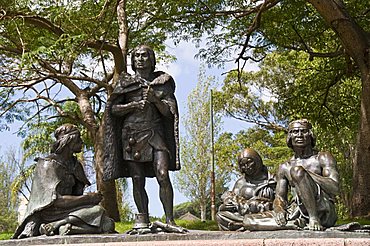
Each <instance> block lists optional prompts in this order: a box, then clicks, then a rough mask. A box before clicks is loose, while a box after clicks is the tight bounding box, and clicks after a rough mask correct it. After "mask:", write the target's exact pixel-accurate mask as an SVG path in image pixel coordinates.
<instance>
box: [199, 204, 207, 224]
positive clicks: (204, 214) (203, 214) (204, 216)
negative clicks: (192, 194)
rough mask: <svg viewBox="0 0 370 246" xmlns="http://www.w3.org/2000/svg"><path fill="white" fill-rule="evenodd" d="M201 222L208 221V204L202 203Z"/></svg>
mask: <svg viewBox="0 0 370 246" xmlns="http://www.w3.org/2000/svg"><path fill="white" fill-rule="evenodd" d="M200 220H201V221H206V220H207V204H206V203H204V202H201V203H200Z"/></svg>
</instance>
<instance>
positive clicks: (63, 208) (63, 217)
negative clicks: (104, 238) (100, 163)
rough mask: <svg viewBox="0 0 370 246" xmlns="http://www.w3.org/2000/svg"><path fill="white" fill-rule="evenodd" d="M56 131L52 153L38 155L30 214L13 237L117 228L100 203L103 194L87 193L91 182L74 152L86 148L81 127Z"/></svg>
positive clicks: (96, 231) (28, 209) (28, 211)
mask: <svg viewBox="0 0 370 246" xmlns="http://www.w3.org/2000/svg"><path fill="white" fill-rule="evenodd" d="M54 135H55V138H56V141H55V143H54V145H53V146H52V150H51V154H50V155H49V156H47V157H46V158H38V162H37V164H36V168H35V172H34V175H33V178H32V188H31V194H30V199H29V202H28V205H27V210H26V215H25V218H24V220H23V222H22V223H21V224H20V226H19V227H18V228H17V230H16V232H15V234H14V235H13V238H25V237H32V236H38V235H42V234H45V235H48V236H52V235H56V234H59V235H69V234H87V233H89V234H91V233H108V232H114V222H113V220H112V219H111V218H109V217H107V216H106V215H105V210H104V209H103V208H102V207H101V206H99V205H98V204H99V202H100V201H101V200H102V195H101V194H99V193H88V194H83V190H84V188H85V186H87V185H90V182H89V181H88V180H87V178H86V175H85V172H84V170H83V167H82V165H81V163H80V162H79V161H78V160H77V158H76V157H75V156H74V153H78V152H81V149H82V140H81V137H80V132H79V130H78V129H77V127H76V126H74V125H71V124H65V125H62V126H61V127H59V128H58V129H56V130H55V133H54Z"/></svg>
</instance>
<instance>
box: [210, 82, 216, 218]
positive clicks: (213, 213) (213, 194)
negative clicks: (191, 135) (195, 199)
mask: <svg viewBox="0 0 370 246" xmlns="http://www.w3.org/2000/svg"><path fill="white" fill-rule="evenodd" d="M209 105H210V126H211V219H212V220H216V204H215V201H216V191H215V188H216V186H215V148H214V139H213V138H214V136H213V95H212V89H211V92H210V104H209Z"/></svg>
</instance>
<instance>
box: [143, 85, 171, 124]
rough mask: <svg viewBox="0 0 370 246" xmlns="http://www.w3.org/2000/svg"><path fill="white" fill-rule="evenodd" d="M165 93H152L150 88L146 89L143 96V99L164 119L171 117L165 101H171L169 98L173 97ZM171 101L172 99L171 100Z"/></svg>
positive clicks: (168, 106)
mask: <svg viewBox="0 0 370 246" xmlns="http://www.w3.org/2000/svg"><path fill="white" fill-rule="evenodd" d="M165 94H168V92H166V91H158V92H156V91H154V89H153V88H152V87H148V90H147V92H146V95H145V96H144V99H146V100H148V101H149V102H151V103H153V104H154V105H155V106H156V108H157V109H158V111H159V112H160V113H161V114H162V115H163V116H166V117H170V116H172V113H171V108H170V105H169V104H168V103H166V101H167V100H171V96H172V97H173V94H168V95H165ZM172 100H173V99H172Z"/></svg>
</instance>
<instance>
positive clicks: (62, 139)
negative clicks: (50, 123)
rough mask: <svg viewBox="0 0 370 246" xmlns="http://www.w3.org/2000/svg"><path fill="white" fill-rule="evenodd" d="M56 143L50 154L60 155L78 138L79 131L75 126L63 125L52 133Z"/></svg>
mask: <svg viewBox="0 0 370 246" xmlns="http://www.w3.org/2000/svg"><path fill="white" fill-rule="evenodd" d="M54 137H55V139H56V141H55V142H54V143H53V145H52V146H51V151H50V152H51V153H52V154H60V153H61V152H62V151H63V150H64V148H65V147H66V146H67V145H68V144H69V143H70V142H72V140H74V139H76V138H78V137H80V131H79V130H78V128H77V127H76V126H75V125H72V124H64V125H62V126H60V127H58V128H57V129H56V130H55V132H54Z"/></svg>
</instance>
